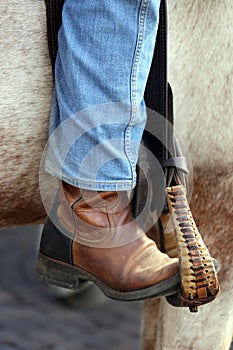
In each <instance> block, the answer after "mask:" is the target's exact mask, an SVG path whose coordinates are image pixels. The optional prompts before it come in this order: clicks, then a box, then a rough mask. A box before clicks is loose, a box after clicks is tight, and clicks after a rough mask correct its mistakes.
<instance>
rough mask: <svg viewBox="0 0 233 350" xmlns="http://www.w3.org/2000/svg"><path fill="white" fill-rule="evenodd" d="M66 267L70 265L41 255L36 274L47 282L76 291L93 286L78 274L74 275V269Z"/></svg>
mask: <svg viewBox="0 0 233 350" xmlns="http://www.w3.org/2000/svg"><path fill="white" fill-rule="evenodd" d="M66 265H68V264H66V263H63V262H58V261H56V260H54V259H52V258H50V257H48V256H46V255H44V254H42V253H39V255H38V260H37V264H36V274H37V276H38V277H39V278H40V279H42V280H43V281H45V282H48V283H50V284H54V285H56V286H58V287H62V288H67V289H70V290H74V291H76V290H80V289H82V290H83V289H85V288H86V287H88V286H89V285H90V284H91V282H89V281H87V280H83V279H80V278H79V277H78V276H77V274H75V273H73V271H72V268H70V266H69V265H68V266H66Z"/></svg>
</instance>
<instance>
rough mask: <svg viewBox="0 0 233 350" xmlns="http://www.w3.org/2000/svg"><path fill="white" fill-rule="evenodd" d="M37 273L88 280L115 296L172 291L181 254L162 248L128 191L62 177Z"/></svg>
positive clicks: (75, 283)
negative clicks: (88, 186) (87, 186)
mask: <svg viewBox="0 0 233 350" xmlns="http://www.w3.org/2000/svg"><path fill="white" fill-rule="evenodd" d="M37 274H38V276H39V277H40V278H42V279H44V280H46V281H47V282H50V283H53V284H56V285H59V286H61V287H65V288H69V289H73V290H77V289H78V288H79V285H80V281H82V280H90V281H92V282H94V283H95V284H96V285H98V286H99V288H100V289H101V290H102V291H103V292H104V293H105V295H107V296H108V297H111V298H113V299H118V300H125V301H130V300H140V299H146V298H152V297H159V296H163V295H169V294H174V293H175V292H176V290H177V287H178V284H179V281H180V277H179V267H178V259H176V258H169V257H168V256H167V255H166V254H163V253H162V252H160V251H159V250H158V248H157V246H156V244H155V243H154V242H153V241H152V240H150V239H149V238H148V237H147V236H146V235H145V234H144V232H142V230H141V229H140V228H139V226H138V225H137V222H136V220H135V219H134V217H133V215H132V211H131V205H130V203H129V200H128V197H127V193H126V192H95V191H87V190H80V189H79V188H76V187H73V186H71V185H68V184H66V183H64V182H63V183H62V186H61V189H60V190H59V192H58V200H57V201H55V204H54V206H53V209H52V211H51V213H50V215H49V218H48V219H47V222H46V224H45V226H44V229H43V232H42V238H41V244H40V252H39V258H38V262H37Z"/></svg>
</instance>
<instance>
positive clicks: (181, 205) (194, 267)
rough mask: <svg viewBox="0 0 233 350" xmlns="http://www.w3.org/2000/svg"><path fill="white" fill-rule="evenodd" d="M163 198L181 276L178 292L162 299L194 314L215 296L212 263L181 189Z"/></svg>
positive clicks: (171, 190)
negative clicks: (167, 210) (175, 246)
mask: <svg viewBox="0 0 233 350" xmlns="http://www.w3.org/2000/svg"><path fill="white" fill-rule="evenodd" d="M166 196H167V204H168V209H169V214H170V215H169V216H170V218H171V221H172V224H173V226H174V234H175V239H176V245H177V251H178V258H179V264H180V274H181V285H180V289H179V291H178V293H177V294H175V295H173V296H169V297H167V298H166V299H167V301H168V302H169V303H170V304H171V305H173V306H184V307H189V309H190V311H191V312H197V311H198V309H197V308H198V306H200V305H203V304H206V303H209V302H210V301H212V300H213V299H215V298H216V296H217V294H218V293H219V290H220V288H219V283H218V278H217V273H216V269H215V266H214V265H215V264H214V261H213V259H212V258H211V256H210V253H209V251H208V249H207V247H206V246H205V244H204V242H203V240H202V237H201V235H200V233H199V231H198V229H197V226H196V224H195V221H194V219H193V216H192V213H191V211H190V208H189V205H188V201H187V197H186V190H185V187H184V186H183V185H176V186H172V187H167V188H166ZM216 265H217V263H216Z"/></svg>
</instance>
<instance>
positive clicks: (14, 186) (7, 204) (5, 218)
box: [0, 0, 233, 350]
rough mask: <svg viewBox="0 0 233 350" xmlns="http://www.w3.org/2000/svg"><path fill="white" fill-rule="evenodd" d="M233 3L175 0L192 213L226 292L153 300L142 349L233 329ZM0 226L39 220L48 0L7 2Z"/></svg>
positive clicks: (210, 340) (177, 84)
mask: <svg viewBox="0 0 233 350" xmlns="http://www.w3.org/2000/svg"><path fill="white" fill-rule="evenodd" d="M232 15H233V2H232V1H230V0H226V1H223V0H221V1H219V2H217V1H213V0H211V1H210V0H207V1H201V0H182V1H181V0H180V1H178V0H172V1H171V3H170V4H169V19H170V20H169V42H170V50H169V80H170V82H171V85H172V87H173V90H174V96H175V124H176V127H177V129H178V130H179V132H180V133H181V134H182V136H183V139H184V140H185V142H186V144H187V145H188V147H189V150H190V155H191V158H192V161H193V166H194V192H193V199H192V205H193V211H194V216H195V217H196V219H197V223H198V224H199V226H200V229H201V232H202V233H203V236H204V239H205V241H206V242H207V245H208V247H209V249H210V251H211V253H212V255H213V256H215V257H216V258H217V259H218V260H220V262H221V264H222V272H221V273H220V281H221V289H222V291H221V294H220V296H219V297H218V298H217V299H216V301H215V302H213V303H211V304H209V305H206V306H204V307H202V308H200V311H199V313H197V314H195V315H193V314H190V313H189V312H188V311H187V310H183V309H182V310H181V309H176V308H173V307H171V306H169V305H168V304H167V303H166V302H165V301H164V300H162V301H161V302H160V303H159V301H156V300H149V301H147V302H146V303H145V307H144V313H143V332H142V341H143V349H144V350H152V349H156V350H171V349H172V350H176V349H177V350H178V349H179V350H192V349H197V348H198V349H201V350H212V349H216V350H228V349H229V347H230V343H231V339H232V334H233V329H232V326H233V307H232V300H233V295H232V290H233V278H232V277H233V276H232V267H233V266H232V259H231V255H232V251H233V243H232V239H231V236H232V232H231V218H232V199H233V198H232V187H233V177H232V170H233V162H232V152H231V150H230V148H231V143H232V142H231V140H232V136H231V134H232V126H233V125H232V123H233V119H232V116H231V111H232V110H233V61H232V52H233V42H232V36H233V29H232V27H231V19H232ZM0 24H1V31H2V34H1V36H0V44H1V54H0V67H1V69H0V81H1V87H0V100H1V103H0V118H1V123H0V159H1V170H0V183H1V189H0V201H1V212H0V227H7V226H12V225H19V224H27V223H39V222H42V221H43V218H44V216H45V212H44V210H43V207H42V204H41V200H40V194H39V189H38V170H39V163H40V158H41V154H42V152H43V148H44V146H45V143H46V141H47V134H48V117H49V109H50V101H51V94H52V87H53V82H52V72H51V66H50V60H49V55H48V47H47V37H46V16H45V5H44V1H43V0H13V1H11V2H9V1H8V0H2V1H1V12H0Z"/></svg>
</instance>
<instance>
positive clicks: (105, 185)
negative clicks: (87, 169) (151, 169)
mask: <svg viewBox="0 0 233 350" xmlns="http://www.w3.org/2000/svg"><path fill="white" fill-rule="evenodd" d="M45 171H46V172H47V173H49V174H50V175H52V176H55V177H57V178H59V179H60V180H62V181H65V182H67V183H68V184H70V185H72V186H75V187H79V188H82V189H85V190H93V191H127V190H132V189H133V188H134V187H135V186H136V176H135V180H134V179H132V180H126V181H114V182H110V181H96V182H94V181H88V180H82V179H76V178H73V177H70V176H67V175H66V174H64V173H63V172H61V171H60V170H58V169H55V168H52V167H50V166H48V165H46V167H45Z"/></svg>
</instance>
